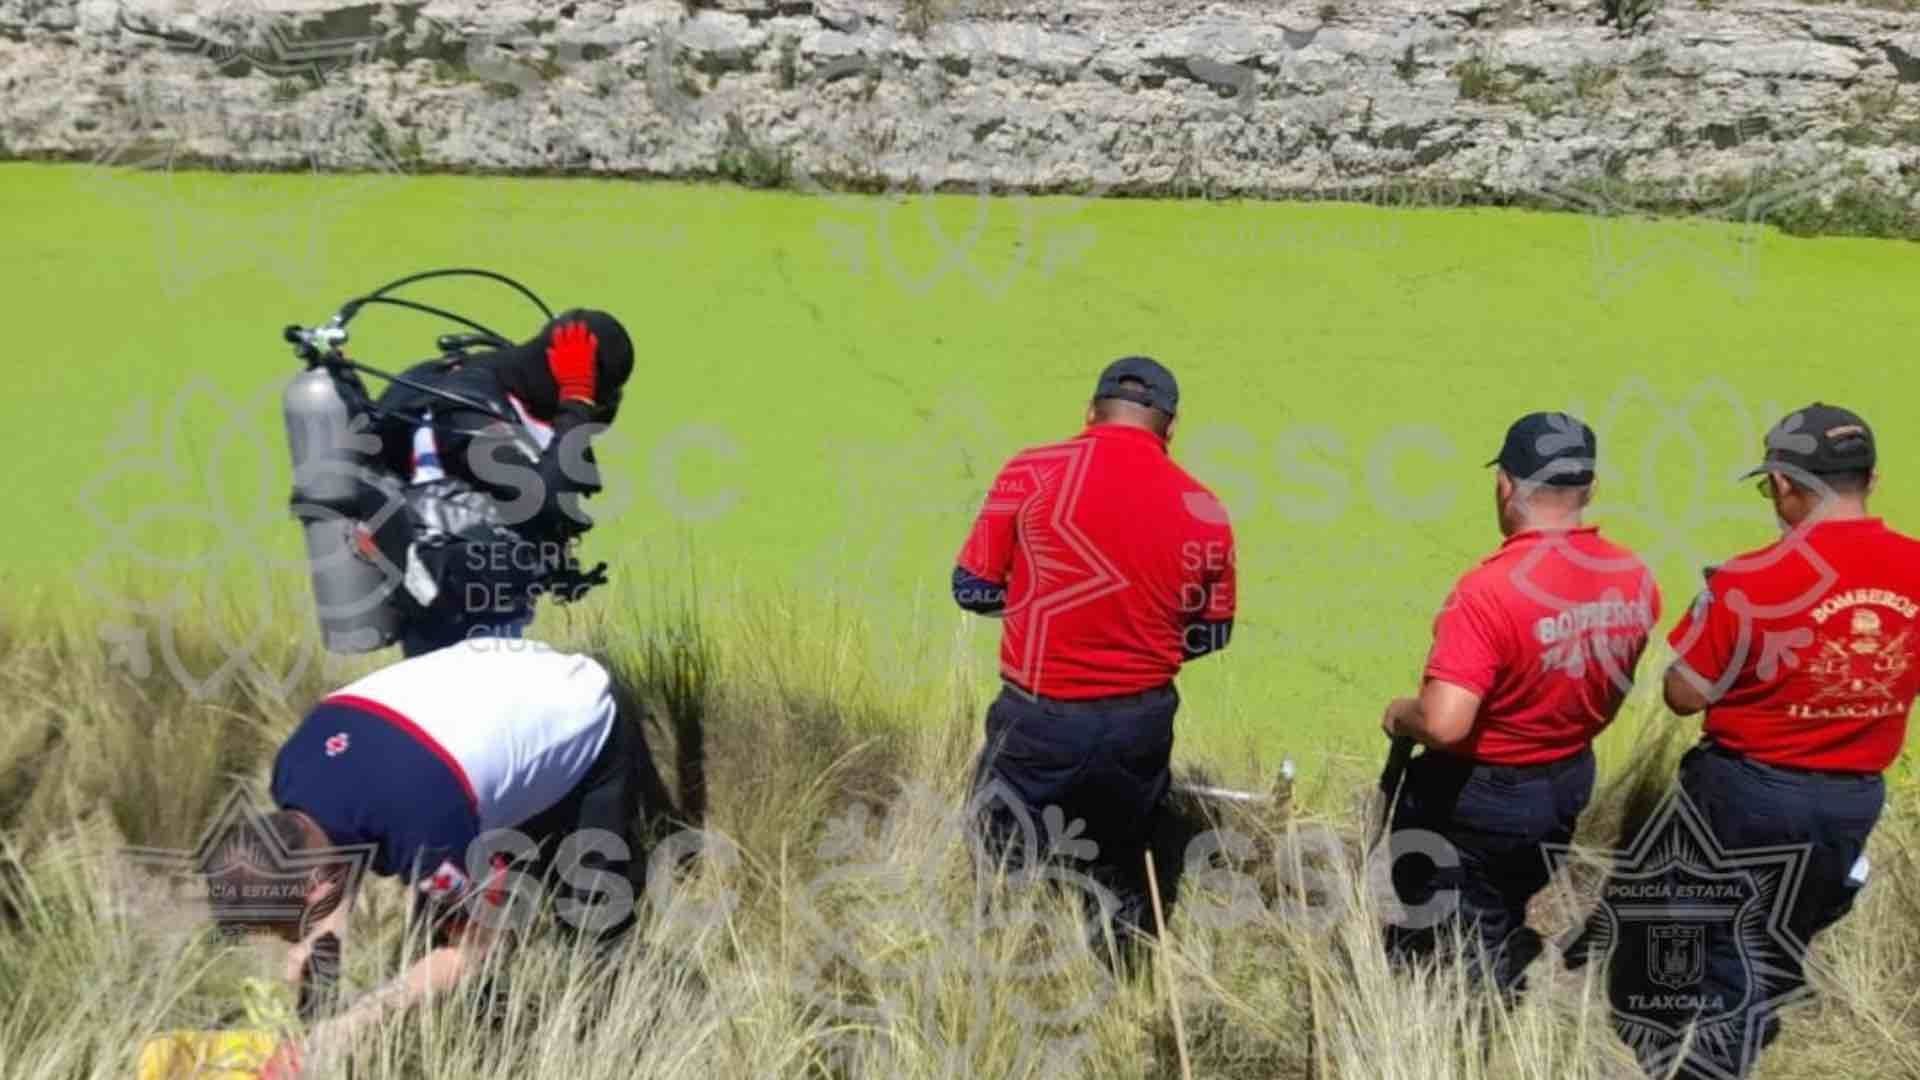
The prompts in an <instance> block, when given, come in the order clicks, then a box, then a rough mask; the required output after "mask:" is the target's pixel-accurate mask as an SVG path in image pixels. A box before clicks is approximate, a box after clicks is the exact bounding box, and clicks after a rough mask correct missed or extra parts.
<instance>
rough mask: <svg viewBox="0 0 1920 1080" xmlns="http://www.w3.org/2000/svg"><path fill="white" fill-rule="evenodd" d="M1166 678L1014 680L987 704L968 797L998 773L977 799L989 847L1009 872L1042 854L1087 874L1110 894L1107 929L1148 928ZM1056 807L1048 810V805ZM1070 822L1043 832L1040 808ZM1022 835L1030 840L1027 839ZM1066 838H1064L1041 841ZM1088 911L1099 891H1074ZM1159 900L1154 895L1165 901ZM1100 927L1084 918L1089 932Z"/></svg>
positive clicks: (1169, 748)
mask: <svg viewBox="0 0 1920 1080" xmlns="http://www.w3.org/2000/svg"><path fill="white" fill-rule="evenodd" d="M1179 708H1180V695H1179V693H1178V692H1177V691H1175V690H1174V688H1173V686H1172V685H1171V684H1169V685H1167V686H1164V687H1161V688H1160V689H1157V690H1150V691H1147V692H1145V693H1142V694H1133V695H1128V696H1126V697H1116V698H1101V699H1098V700H1094V701H1072V702H1068V701H1056V700H1052V699H1044V698H1042V699H1035V698H1031V697H1029V696H1027V695H1026V694H1024V693H1022V692H1021V691H1019V690H1015V689H1012V688H1008V689H1005V690H1003V691H1001V694H1000V696H999V697H998V698H997V699H996V700H995V701H994V703H993V705H992V706H991V707H989V708H988V709H987V724H986V728H987V731H986V736H987V738H986V746H985V747H984V748H983V749H982V750H981V754H980V761H979V765H978V767H977V768H976V770H975V773H974V791H975V793H976V798H979V797H980V796H981V793H982V792H984V791H985V789H987V787H988V786H989V785H992V784H994V782H996V781H997V782H998V784H999V785H1000V787H999V789H998V793H999V794H1001V795H1002V796H1004V797H1000V798H992V797H989V798H984V799H982V800H981V801H982V803H983V805H982V806H981V814H980V820H979V822H978V826H979V828H980V829H981V830H982V840H983V842H984V846H985V849H986V852H987V854H988V855H989V856H990V857H991V858H993V859H994V860H996V861H997V862H998V863H1000V864H1002V865H1004V866H1005V867H1006V868H1007V870H1008V871H1009V872H1010V873H1012V872H1017V871H1019V870H1022V869H1024V868H1027V867H1030V866H1033V865H1035V864H1036V863H1038V862H1040V861H1046V860H1052V861H1055V862H1059V863H1062V864H1064V865H1065V866H1067V867H1068V868H1071V869H1075V870H1078V871H1081V872H1083V873H1085V874H1086V875H1087V876H1088V877H1090V878H1091V879H1092V880H1093V881H1094V882H1095V883H1097V884H1098V885H1099V886H1100V887H1101V888H1102V889H1104V890H1105V891H1106V892H1107V893H1108V894H1109V896H1110V897H1111V899H1112V900H1113V901H1116V902H1117V904H1118V907H1117V909H1116V910H1115V911H1114V912H1113V914H1112V920H1113V926H1112V930H1113V932H1114V935H1115V936H1116V938H1120V939H1122V940H1125V939H1127V938H1130V937H1132V936H1134V935H1137V934H1147V935H1150V934H1151V933H1152V930H1153V910H1152V907H1151V899H1150V896H1149V893H1148V887H1147V879H1146V866H1145V862H1144V860H1145V855H1146V852H1147V848H1148V844H1149V842H1150V840H1151V838H1152V834H1153V830H1154V826H1155V824H1156V822H1157V819H1158V816H1159V814H1160V812H1161V808H1162V805H1163V804H1164V803H1165V801H1166V798H1167V792H1168V791H1169V790H1170V789H1171V788H1172V786H1173V775H1172V771H1171V761H1172V757H1173V716H1174V713H1175V712H1177V711H1178V710H1179ZM1053 807H1058V808H1059V813H1058V814H1057V815H1056V814H1050V813H1049V809H1050V808H1053ZM1050 817H1051V818H1053V819H1054V820H1055V821H1056V822H1058V823H1059V824H1061V825H1062V826H1065V831H1066V832H1067V833H1070V834H1071V833H1072V832H1073V829H1072V823H1074V822H1076V821H1079V822H1084V823H1085V828H1084V831H1082V832H1079V833H1078V834H1074V835H1071V836H1070V837H1064V838H1055V837H1052V836H1050V830H1049V827H1048V819H1049V818H1050ZM1029 836H1031V837H1032V838H1033V839H1034V840H1035V841H1036V842H1037V844H1038V845H1039V847H1040V851H1039V852H1033V851H1030V850H1028V848H1027V839H1028V837H1029ZM1055 839H1065V840H1066V841H1067V842H1066V843H1065V844H1058V843H1050V840H1055ZM1082 895H1083V898H1084V899H1085V901H1086V903H1087V906H1088V910H1089V915H1090V916H1091V915H1092V914H1093V913H1094V912H1095V911H1096V910H1097V904H1098V901H1099V899H1100V897H1099V894H1098V892H1096V891H1094V890H1086V889H1083V890H1082ZM1164 899H1166V898H1165V897H1163V900H1164ZM1102 929H1103V928H1102V927H1099V926H1091V927H1090V928H1089V936H1090V937H1094V936H1096V935H1097V933H1098V932H1099V931H1101V930H1102Z"/></svg>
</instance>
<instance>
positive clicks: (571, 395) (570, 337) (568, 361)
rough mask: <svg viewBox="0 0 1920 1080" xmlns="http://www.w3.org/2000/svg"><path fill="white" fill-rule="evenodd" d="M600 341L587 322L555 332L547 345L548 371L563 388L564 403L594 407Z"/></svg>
mask: <svg viewBox="0 0 1920 1080" xmlns="http://www.w3.org/2000/svg"><path fill="white" fill-rule="evenodd" d="M599 351H600V339H599V338H596V337H594V336H593V331H592V330H590V329H588V328H587V324H586V323H584V322H571V323H566V324H565V325H563V326H560V327H559V328H557V329H555V330H554V332H553V340H552V341H550V342H549V343H548V344H547V371H548V372H549V373H551V374H552V375H553V381H554V385H556V386H558V387H559V388H560V400H561V401H581V402H585V403H586V404H588V405H592V404H593V403H594V401H593V395H594V390H595V389H596V388H595V386H594V383H595V379H596V375H597V368H596V367H595V363H594V357H595V356H597V355H598V354H599Z"/></svg>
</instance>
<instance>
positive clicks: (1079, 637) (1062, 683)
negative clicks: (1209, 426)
mask: <svg viewBox="0 0 1920 1080" xmlns="http://www.w3.org/2000/svg"><path fill="white" fill-rule="evenodd" d="M958 564H959V566H960V568H961V569H963V570H965V571H967V572H968V573H970V574H973V575H974V576H975V577H979V578H982V579H984V580H986V581H990V582H993V583H994V584H996V585H1005V586H1006V587H1007V604H1006V610H1005V612H1004V614H1003V616H1002V627H1001V636H1000V673H1001V674H1002V675H1003V676H1005V677H1006V679H1007V680H1009V681H1010V682H1012V683H1014V684H1015V685H1017V686H1019V687H1021V688H1023V689H1025V690H1027V691H1029V692H1031V693H1035V694H1039V695H1041V696H1044V697H1053V698H1066V699H1081V700H1084V699H1087V698H1099V697H1114V696H1118V695H1122V694H1135V693H1139V692H1140V691H1142V690H1150V689H1152V688H1154V687H1156V686H1160V685H1163V684H1165V683H1166V682H1168V681H1169V680H1171V679H1172V678H1173V677H1174V675H1175V674H1176V673H1178V672H1179V670H1180V663H1181V660H1182V658H1183V657H1184V655H1185V654H1184V652H1183V650H1182V649H1181V643H1182V638H1181V635H1182V634H1183V633H1184V632H1185V630H1186V628H1187V627H1188V626H1189V625H1192V624H1195V623H1200V622H1219V621H1222V620H1225V619H1231V618H1232V617H1233V612H1234V554H1233V530H1232V528H1231V527H1230V526H1229V525H1228V522H1227V511H1226V508H1225V507H1223V506H1222V505H1221V504H1220V501H1219V500H1218V499H1216V498H1214V496H1213V493H1212V492H1210V491H1208V490H1207V489H1206V487H1205V486H1204V485H1202V484H1201V483H1200V482H1199V481H1197V480H1195V479H1194V478H1193V477H1191V476H1189V475H1187V472H1186V470H1185V469H1182V468H1181V467H1180V466H1178V465H1176V464H1174V462H1173V459H1172V458H1170V457H1168V456H1167V448H1166V443H1165V442H1163V441H1162V440H1161V439H1160V437H1159V436H1157V435H1155V434H1153V433H1152V432H1150V431H1146V430H1143V429H1140V428H1135V427H1126V426H1123V425H1118V424H1095V425H1093V426H1091V427H1089V428H1087V429H1086V430H1085V431H1083V432H1081V433H1080V435H1079V436H1077V437H1075V438H1072V439H1068V440H1067V441H1065V442H1059V443H1053V444H1051V445H1047V446H1037V447H1034V448H1032V449H1029V450H1024V451H1022V452H1020V453H1019V454H1018V455H1016V456H1015V457H1014V458H1013V460H1012V461H1009V462H1007V464H1006V466H1005V467H1004V468H1002V469H1001V470H1000V475H999V476H997V477H996V478H995V479H994V481H993V488H992V490H990V491H989V492H988V493H987V499H986V504H985V505H984V506H983V507H981V510H980V516H979V518H978V519H977V520H975V521H974V523H973V531H972V532H971V533H970V534H969V535H968V536H967V542H966V545H965V546H964V547H962V548H961V550H960V558H959V560H958Z"/></svg>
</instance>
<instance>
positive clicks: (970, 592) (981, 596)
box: [953, 566, 1007, 615]
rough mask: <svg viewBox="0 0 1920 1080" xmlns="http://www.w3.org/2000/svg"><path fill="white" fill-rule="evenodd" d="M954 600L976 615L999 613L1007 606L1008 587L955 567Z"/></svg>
mask: <svg viewBox="0 0 1920 1080" xmlns="http://www.w3.org/2000/svg"><path fill="white" fill-rule="evenodd" d="M953 602H954V603H956V604H958V605H960V606H961V607H962V608H964V609H965V610H967V611H971V612H973V613H974V614H975V615H998V614H1000V613H1001V612H1002V611H1003V610H1005V608H1006V606H1007V587H1006V586H1005V585H996V584H994V583H993V582H991V581H988V580H987V579H985V578H981V577H975V576H974V575H973V574H971V573H968V572H967V568H966V567H964V566H956V567H954V568H953Z"/></svg>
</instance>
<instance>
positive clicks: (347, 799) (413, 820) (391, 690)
mask: <svg viewBox="0 0 1920 1080" xmlns="http://www.w3.org/2000/svg"><path fill="white" fill-rule="evenodd" d="M613 724H614V702H613V695H612V693H611V689H610V680H609V678H608V676H607V672H606V669H605V668H602V667H601V666H600V665H599V664H598V663H596V662H595V661H594V660H592V659H591V658H590V657H586V656H579V655H574V654H571V653H564V652H559V651H557V650H555V649H554V648H553V647H552V646H549V645H544V644H541V643H540V642H537V641H532V640H528V639H476V640H471V641H463V642H460V643H458V644H455V645H450V646H448V647H446V648H444V649H439V650H436V651H434V652H430V653H425V654H422V655H420V656H416V657H413V658H411V659H407V660H402V661H401V662H399V663H397V664H393V665H391V666H389V667H385V668H382V669H380V670H379V671H376V672H374V673H373V674H371V675H368V676H367V677H365V678H363V679H361V680H359V681H358V682H355V683H353V684H351V685H349V686H346V687H343V688H342V689H340V690H339V691H338V692H336V693H333V694H330V695H328V696H327V697H326V698H324V699H323V700H322V701H321V702H320V703H319V704H318V705H316V706H315V707H314V708H313V710H312V711H311V712H309V713H308V714H307V717H306V719H305V720H303V721H302V722H301V724H300V726H299V727H298V728H297V729H296V730H295V731H294V733H293V735H292V737H290V738H289V739H288V740H287V742H286V744H285V745H283V746H282V747H281V748H280V753H279V755H278V756H277V757H276V758H275V759H274V765H273V798H274V802H275V803H277V804H278V805H280V806H282V807H286V808H289V809H296V810H300V811H302V812H304V813H306V814H307V815H308V816H310V817H312V818H313V819H314V821H315V822H316V823H317V824H319V826H320V827H321V828H322V829H324V830H326V833H327V836H328V838H329V839H331V840H332V841H333V842H334V843H335V844H338V845H350V844H368V843H371V844H374V845H376V847H377V850H376V852H375V855H374V859H373V866H372V869H373V871H374V872H375V873H377V874H387V875H396V874H397V875H401V876H403V877H404V878H406V879H407V880H409V881H415V880H419V881H421V882H422V883H423V884H431V883H432V881H433V880H434V879H435V878H438V879H441V880H442V882H443V883H444V884H446V885H447V886H448V888H449V889H454V888H458V887H461V886H464V885H465V884H466V883H467V878H468V876H470V875H469V870H470V868H469V863H468V853H469V848H470V846H471V845H472V844H473V842H474V840H475V839H476V838H478V837H479V836H480V835H481V834H482V833H486V832H488V831H491V830H494V829H507V828H513V827H514V826H517V825H520V824H522V823H524V822H526V821H528V820H529V819H531V818H533V817H534V816H535V815H537V814H539V813H540V812H541V811H543V810H546V809H548V808H549V807H551V806H553V805H554V804H555V803H558V802H559V801H560V800H561V799H563V798H565V797H566V796H567V794H568V793H569V792H571V791H572V790H573V789H574V787H575V786H576V785H577V784H579V783H580V781H581V780H582V779H583V778H584V777H586V775H587V774H588V772H589V771H590V770H591V769H592V768H593V764H594V762H595V760H596V759H597V758H598V757H599V754H600V752H601V750H602V748H603V747H605V746H606V744H607V740H608V737H609V735H610V734H611V733H612V731H613Z"/></svg>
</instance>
